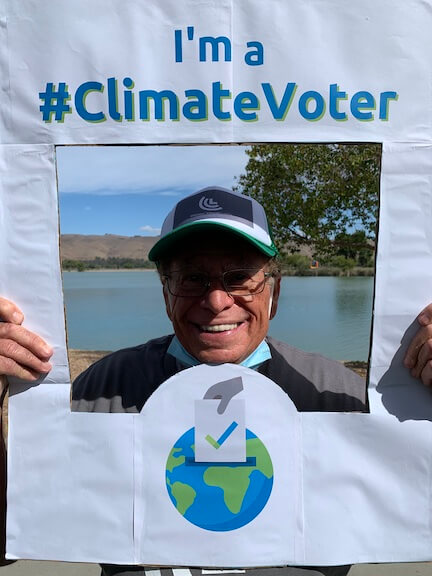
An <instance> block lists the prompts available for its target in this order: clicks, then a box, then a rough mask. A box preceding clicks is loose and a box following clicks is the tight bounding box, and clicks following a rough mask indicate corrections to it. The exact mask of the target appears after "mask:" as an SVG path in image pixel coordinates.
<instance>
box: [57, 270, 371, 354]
mask: <svg viewBox="0 0 432 576" xmlns="http://www.w3.org/2000/svg"><path fill="white" fill-rule="evenodd" d="M63 284H64V295H65V304H66V314H67V326H68V338H69V347H70V348H77V349H81V350H116V349H118V348H123V347H125V346H132V345H134V344H139V343H142V342H145V341H146V340H149V339H150V338H155V337H157V336H162V335H163V334H168V333H170V332H171V331H172V330H171V324H170V322H169V320H168V318H167V317H166V315H165V307H164V302H163V297H162V291H161V286H160V281H159V278H158V276H157V274H156V272H153V271H143V272H141V271H131V272H129V271H125V272H124V271H121V272H64V273H63ZM372 295H373V278H360V277H358V278H333V277H329V278H324V277H308V278H298V277H294V278H293V277H285V278H283V280H282V292H281V297H280V300H279V309H278V313H277V315H276V317H275V318H274V319H273V320H272V322H271V323H270V331H269V333H270V335H272V336H274V337H275V338H277V339H279V340H283V341H285V342H288V343H290V344H292V345H293V346H296V347H298V348H302V349H304V350H310V351H314V352H319V353H321V354H324V355H325V356H329V357H331V358H335V359H337V360H367V358H368V353H369V338H370V326H371V315H372Z"/></svg>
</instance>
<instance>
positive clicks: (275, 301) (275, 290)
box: [269, 276, 281, 320]
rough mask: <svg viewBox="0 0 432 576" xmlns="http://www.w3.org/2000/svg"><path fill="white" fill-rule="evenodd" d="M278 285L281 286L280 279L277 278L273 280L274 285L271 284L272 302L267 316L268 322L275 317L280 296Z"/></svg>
mask: <svg viewBox="0 0 432 576" xmlns="http://www.w3.org/2000/svg"><path fill="white" fill-rule="evenodd" d="M280 285H281V277H280V276H277V277H276V278H275V279H274V284H273V300H272V305H271V309H270V314H269V318H270V320H272V318H274V317H275V315H276V312H277V307H278V301H279V294H280Z"/></svg>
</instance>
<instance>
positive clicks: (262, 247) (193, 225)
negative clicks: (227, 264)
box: [148, 221, 278, 262]
mask: <svg viewBox="0 0 432 576" xmlns="http://www.w3.org/2000/svg"><path fill="white" fill-rule="evenodd" d="M216 227H217V228H224V229H225V230H229V231H230V232H232V233H233V234H235V235H236V236H240V238H243V239H244V240H247V241H248V242H249V243H250V244H252V245H253V246H255V248H257V249H258V250H259V251H260V252H262V253H263V254H265V255H266V256H269V257H270V258H272V257H273V256H276V255H277V254H278V250H277V248H276V246H275V245H274V243H273V241H272V243H271V245H270V246H267V245H266V244H264V242H260V241H259V240H257V239H256V238H253V237H252V236H249V235H248V234H246V233H245V232H243V231H241V230H238V229H237V228H233V227H232V226H228V225H227V224H222V223H219V222H215V221H213V222H202V221H200V222H189V223H188V224H184V225H183V226H179V227H178V228H176V229H175V230H173V231H172V232H169V233H168V234H166V235H165V236H164V237H163V238H161V239H160V240H158V241H157V242H156V244H155V245H154V246H153V248H152V249H151V250H150V252H149V254H148V258H149V260H151V261H152V262H158V261H160V260H163V258H164V257H167V256H170V254H172V253H173V252H174V248H177V247H178V242H179V241H180V240H182V239H183V238H185V237H186V236H189V234H190V233H191V232H192V231H194V230H210V229H212V228H216Z"/></svg>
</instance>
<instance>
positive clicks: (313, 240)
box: [235, 144, 381, 253]
mask: <svg viewBox="0 0 432 576" xmlns="http://www.w3.org/2000/svg"><path fill="white" fill-rule="evenodd" d="M247 153H248V155H249V161H248V163H247V165H246V171H245V173H244V174H242V175H241V176H240V177H239V179H238V184H237V186H236V187H235V188H236V190H238V191H240V192H242V193H244V194H248V195H250V196H252V197H254V198H256V199H257V200H258V201H259V202H260V203H261V204H262V205H263V206H264V209H265V211H266V213H267V216H268V218H269V221H270V225H271V226H272V229H273V233H274V236H275V242H276V244H277V245H278V246H279V247H285V248H287V247H290V248H291V249H292V247H293V245H294V246H300V245H304V244H307V245H311V246H312V247H313V248H314V251H315V252H317V253H325V252H327V253H328V252H333V253H336V251H337V250H336V244H335V240H336V238H337V236H339V237H340V239H342V238H343V235H349V234H350V233H352V232H353V230H362V231H364V237H365V239H366V243H368V244H369V246H370V245H371V243H372V244H373V242H371V241H373V240H374V238H375V227H376V220H377V216H378V193H379V174H380V157H381V147H380V145H378V144H260V145H253V146H251V148H250V149H249V150H248V151H247ZM372 247H373V246H372Z"/></svg>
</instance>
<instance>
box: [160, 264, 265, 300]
mask: <svg viewBox="0 0 432 576" xmlns="http://www.w3.org/2000/svg"><path fill="white" fill-rule="evenodd" d="M271 277H273V273H272V272H264V270H262V269H261V270H257V269H256V268H245V269H243V268H242V269H239V270H228V271H227V272H224V273H223V274H221V275H220V276H209V275H208V274H205V273H204V272H199V271H196V270H173V271H172V272H171V273H170V274H165V275H164V276H163V279H164V280H165V281H166V285H167V288H168V291H169V293H170V294H172V295H173V296H179V297H181V298H198V297H200V296H204V294H205V293H206V292H207V291H208V290H209V288H210V286H211V282H212V280H220V282H221V283H222V286H223V288H224V290H225V292H227V293H228V294H229V295H230V296H250V295H253V294H260V293H261V292H262V291H263V290H264V286H265V283H266V281H267V279H268V278H271Z"/></svg>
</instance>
